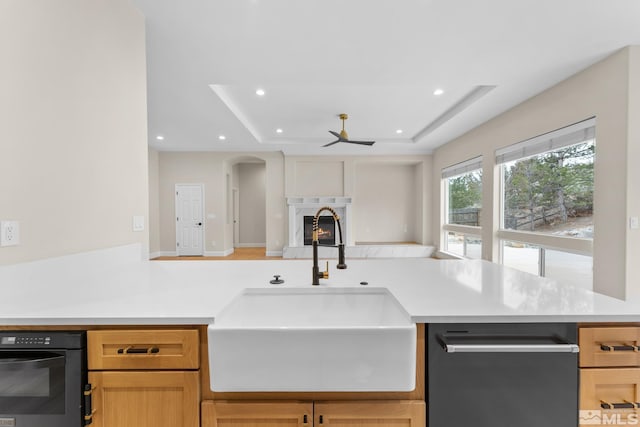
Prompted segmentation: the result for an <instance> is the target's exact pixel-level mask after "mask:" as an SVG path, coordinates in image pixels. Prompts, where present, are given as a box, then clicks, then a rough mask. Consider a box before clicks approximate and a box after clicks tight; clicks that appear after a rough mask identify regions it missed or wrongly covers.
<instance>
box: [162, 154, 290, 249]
mask: <svg viewBox="0 0 640 427" xmlns="http://www.w3.org/2000/svg"><path fill="white" fill-rule="evenodd" d="M256 160H260V161H263V162H264V167H265V178H264V181H265V196H264V197H265V224H266V225H265V227H266V250H267V252H268V253H270V254H273V253H278V252H281V251H282V245H283V243H284V241H285V240H284V237H283V236H284V235H285V229H286V216H285V210H286V206H285V201H284V176H283V171H284V167H283V156H282V153H242V154H241V153H216V152H184V153H176V152H160V162H159V165H160V166H159V167H160V180H159V182H160V184H159V201H160V232H159V233H160V239H159V240H160V251H161V252H165V253H166V252H174V251H175V250H176V232H175V230H176V228H175V206H174V205H175V185H176V184H189V183H192V184H204V201H205V247H204V248H205V255H218V256H219V255H224V254H227V253H230V252H231V251H232V249H233V222H232V221H227V214H228V210H227V207H228V202H227V201H230V200H231V197H230V196H229V194H228V189H227V175H229V177H230V179H231V185H230V188H234V187H235V188H238V181H239V179H240V177H239V176H240V173H239V172H237V173H234V165H236V164H241V163H244V162H246V161H256ZM235 169H236V170H237V171H239V168H235Z"/></svg>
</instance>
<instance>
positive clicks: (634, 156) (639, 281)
mask: <svg viewBox="0 0 640 427" xmlns="http://www.w3.org/2000/svg"><path fill="white" fill-rule="evenodd" d="M629 59H630V61H629V114H628V123H629V135H628V144H627V218H629V217H632V216H634V217H640V168H639V167H638V165H637V163H638V160H639V159H640V46H634V47H632V48H631V50H630V56H629ZM639 260H640V229H635V230H631V229H628V231H627V258H626V266H627V270H626V274H627V291H628V293H629V295H632V296H636V297H637V296H639V295H640V262H639Z"/></svg>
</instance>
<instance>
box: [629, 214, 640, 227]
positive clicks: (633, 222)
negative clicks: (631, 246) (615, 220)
mask: <svg viewBox="0 0 640 427" xmlns="http://www.w3.org/2000/svg"><path fill="white" fill-rule="evenodd" d="M629 228H631V229H632V230H635V229H636V228H638V217H637V216H632V217H631V218H629Z"/></svg>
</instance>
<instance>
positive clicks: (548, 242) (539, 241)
mask: <svg viewBox="0 0 640 427" xmlns="http://www.w3.org/2000/svg"><path fill="white" fill-rule="evenodd" d="M580 130H584V131H585V137H586V136H588V137H586V139H583V140H582V142H579V141H577V142H573V143H571V144H567V145H564V146H565V147H570V146H573V145H577V144H580V143H584V142H586V141H589V140H594V144H596V140H595V118H594V117H592V118H589V119H587V120H583V121H581V122H578V123H575V124H573V125H569V126H567V127H565V128H561V129H558V130H555V131H551V132H549V133H547V134H544V135H540V136H538V137H534V138H531V141H532V143H533V144H536V143H537V142H538V141H540V140H544V139H549V141H551V140H552V139H553V135H554V134H556V133H559V134H561V135H563V134H564V135H566V134H567V133H570V132H576V131H580ZM561 137H562V136H561ZM527 141H529V140H527ZM527 141H523V142H519V143H516V144H513V145H511V146H507V147H504V148H502V149H498V150H496V152H495V153H496V157H495V166H496V167H497V168H499V172H500V173H499V177H500V178H499V186H498V187H499V194H500V197H499V198H498V205H497V209H498V212H499V216H498V218H499V219H498V221H499V222H498V227H497V231H496V232H495V236H496V238H497V239H498V247H499V260H500V264H504V242H505V241H512V242H519V243H524V244H529V245H533V246H537V247H538V248H539V255H538V271H539V273H538V274H539V275H540V276H542V277H544V272H545V271H544V268H545V266H544V256H545V250H546V249H549V250H555V251H561V252H568V253H572V254H576V255H586V256H591V257H593V246H594V245H593V242H594V239H593V238H584V237H569V236H555V235H552V234H545V233H540V232H532V231H518V230H510V229H506V228H505V227H504V226H505V173H506V167H505V165H506V164H507V163H508V162H511V161H514V160H515V161H517V160H525V159H527V158H530V157H532V156H535V155H540V154H544V153H547V152H551V151H556V150H559V149H561V148H562V147H555V146H551V147H550V148H551V149H549V150H546V151H539V152H538V153H534V154H528V155H523V156H522V157H520V158H510V159H509V160H507V161H505V160H504V159H501V157H504V156H505V152H506V153H507V154H506V155H509V153H508V152H509V151H511V153H513V152H514V151H515V150H514V149H510V147H525V148H526V143H527ZM524 152H525V149H523V153H524ZM594 161H595V160H594ZM593 186H594V189H595V179H594V182H593ZM494 206H495V205H494Z"/></svg>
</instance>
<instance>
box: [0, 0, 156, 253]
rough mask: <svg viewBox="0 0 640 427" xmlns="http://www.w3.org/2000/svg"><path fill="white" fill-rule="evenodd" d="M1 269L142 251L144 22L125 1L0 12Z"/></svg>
mask: <svg viewBox="0 0 640 427" xmlns="http://www.w3.org/2000/svg"><path fill="white" fill-rule="evenodd" d="M0 9H1V12H0V52H2V60H1V62H2V66H1V67H0V158H1V159H2V166H1V167H0V194H1V195H2V197H0V219H13V220H18V221H20V227H21V244H20V246H17V247H6V248H0V264H13V263H17V262H22V261H30V260H36V259H42V258H48V257H54V256H61V255H67V254H73V253H78V252H84V251H88V250H95V249H102V248H107V247H112V246H118V245H126V244H132V243H141V244H142V246H143V247H144V250H146V248H147V244H148V241H149V235H148V232H147V231H144V232H133V231H132V217H133V216H134V215H144V216H145V218H146V219H147V222H148V215H147V214H148V206H149V202H148V183H147V179H148V174H147V122H146V117H147V113H146V69H145V34H144V19H143V17H142V16H141V15H140V14H139V12H138V11H137V10H136V9H135V8H134V7H133V6H132V5H131V3H130V2H129V1H128V0H109V1H106V0H86V1H77V0H58V1H55V2H52V1H47V0H34V1H22V0H5V1H3V2H2V6H0Z"/></svg>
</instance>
